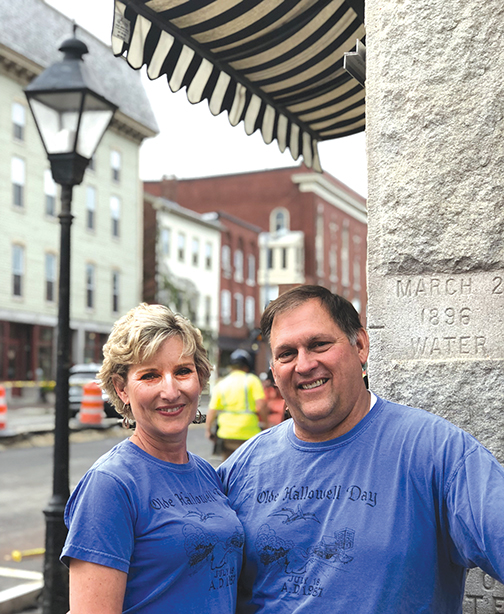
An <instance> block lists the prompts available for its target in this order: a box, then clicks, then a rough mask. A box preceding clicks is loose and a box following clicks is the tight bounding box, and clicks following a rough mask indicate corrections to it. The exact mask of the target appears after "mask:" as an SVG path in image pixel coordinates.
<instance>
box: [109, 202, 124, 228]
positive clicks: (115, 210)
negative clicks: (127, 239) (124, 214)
mask: <svg viewBox="0 0 504 614" xmlns="http://www.w3.org/2000/svg"><path fill="white" fill-rule="evenodd" d="M110 216H111V221H112V236H113V237H118V236H119V231H120V227H119V222H120V219H121V201H120V200H119V198H118V197H117V196H111V197H110Z"/></svg>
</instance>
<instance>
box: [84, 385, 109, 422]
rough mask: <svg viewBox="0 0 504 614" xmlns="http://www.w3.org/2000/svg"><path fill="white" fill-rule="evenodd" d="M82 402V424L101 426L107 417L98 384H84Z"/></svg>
mask: <svg viewBox="0 0 504 614" xmlns="http://www.w3.org/2000/svg"><path fill="white" fill-rule="evenodd" d="M82 392H83V395H82V402H81V406H80V411H79V421H80V423H81V424H93V425H97V424H101V423H102V420H103V417H104V415H105V412H104V409H103V398H102V391H101V389H100V387H99V386H98V384H97V383H96V382H91V383H90V384H84V386H83V387H82Z"/></svg>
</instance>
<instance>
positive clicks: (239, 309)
mask: <svg viewBox="0 0 504 614" xmlns="http://www.w3.org/2000/svg"><path fill="white" fill-rule="evenodd" d="M234 308H235V323H234V324H235V326H236V327H237V328H239V327H240V326H243V295H242V294H240V293H239V292H237V293H236V294H235V295H234Z"/></svg>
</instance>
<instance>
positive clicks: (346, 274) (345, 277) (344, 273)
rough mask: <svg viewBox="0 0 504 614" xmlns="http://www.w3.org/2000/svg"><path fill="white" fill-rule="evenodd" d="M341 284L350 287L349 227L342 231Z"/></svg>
mask: <svg viewBox="0 0 504 614" xmlns="http://www.w3.org/2000/svg"><path fill="white" fill-rule="evenodd" d="M341 283H342V284H343V286H344V287H345V288H346V287H348V286H349V285H350V232H349V230H348V226H344V227H343V229H342V231H341Z"/></svg>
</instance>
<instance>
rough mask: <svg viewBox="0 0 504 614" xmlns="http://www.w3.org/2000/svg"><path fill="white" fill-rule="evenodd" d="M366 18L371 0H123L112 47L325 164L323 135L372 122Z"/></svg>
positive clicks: (118, 0) (310, 162) (313, 162)
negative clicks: (357, 58) (360, 53)
mask: <svg viewBox="0 0 504 614" xmlns="http://www.w3.org/2000/svg"><path fill="white" fill-rule="evenodd" d="M363 24H364V0H115V18H114V28H113V33H112V49H113V52H114V54H115V55H123V54H126V56H127V60H128V62H129V64H130V65H131V66H132V67H133V68H141V67H142V66H143V65H144V64H146V65H147V72H148V75H149V77H150V78H151V79H156V78H157V77H159V76H161V75H166V76H167V79H168V83H169V85H170V88H171V89H172V90H173V91H177V90H179V89H180V88H182V87H186V88H187V97H188V99H189V101H190V102H192V103H197V102H200V101H201V100H207V101H208V104H209V107H210V111H211V112H212V113H213V114H214V115H218V114H219V113H221V112H222V111H227V112H228V115H229V121H230V123H231V124H232V125H233V126H235V125H237V124H238V123H240V122H242V121H243V122H244V124H245V131H246V132H247V134H252V133H253V132H255V131H256V130H260V131H261V133H262V136H263V139H264V141H265V142H266V143H271V141H273V140H274V139H276V140H277V141H278V145H279V147H280V150H281V151H285V149H286V148H289V150H290V152H291V154H292V156H293V158H294V159H295V160H296V159H297V158H298V157H299V156H300V155H302V156H303V158H304V162H305V164H306V165H307V166H308V167H313V168H314V169H317V170H320V162H319V158H318V153H317V142H318V141H321V140H327V139H334V138H338V137H342V136H348V135H350V134H354V133H356V132H361V131H362V130H364V126H365V118H364V104H365V91H364V88H363V87H362V86H361V85H360V84H359V83H358V82H357V81H356V80H355V79H353V78H352V77H351V76H350V75H349V74H348V73H347V72H346V71H345V70H344V69H343V56H344V54H345V53H346V52H350V51H353V50H355V45H356V40H357V39H360V40H361V41H362V40H363V39H364V37H365V31H364V25H363Z"/></svg>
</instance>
